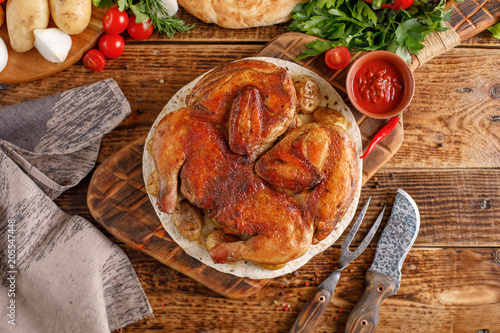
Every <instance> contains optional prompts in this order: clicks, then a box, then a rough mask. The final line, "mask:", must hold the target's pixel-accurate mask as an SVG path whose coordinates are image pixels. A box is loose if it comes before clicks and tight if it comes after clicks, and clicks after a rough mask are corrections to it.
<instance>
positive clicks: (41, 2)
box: [6, 0, 50, 52]
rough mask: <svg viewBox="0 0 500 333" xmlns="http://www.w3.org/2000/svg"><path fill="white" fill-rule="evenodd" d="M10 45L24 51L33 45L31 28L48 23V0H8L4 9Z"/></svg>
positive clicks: (45, 26) (41, 27) (17, 50)
mask: <svg viewBox="0 0 500 333" xmlns="http://www.w3.org/2000/svg"><path fill="white" fill-rule="evenodd" d="M6 16H7V30H8V31H9V39H10V46H11V47H12V49H13V50H14V51H16V52H26V51H29V50H31V49H32V48H33V47H34V46H35V35H34V34H33V30H35V29H45V28H47V26H48V24H49V16H50V11H49V3H48V0H30V1H25V0H9V1H8V2H7V9H6Z"/></svg>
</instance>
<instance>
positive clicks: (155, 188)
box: [146, 169, 160, 197]
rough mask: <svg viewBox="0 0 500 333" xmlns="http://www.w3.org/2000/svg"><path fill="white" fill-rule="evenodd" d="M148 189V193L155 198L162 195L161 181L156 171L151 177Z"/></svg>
mask: <svg viewBox="0 0 500 333" xmlns="http://www.w3.org/2000/svg"><path fill="white" fill-rule="evenodd" d="M146 189H147V190H148V193H149V194H151V195H152V196H154V197H157V196H158V194H160V179H159V177H158V171H157V170H156V169H155V170H153V172H151V174H150V175H149V178H148V183H147V185H146Z"/></svg>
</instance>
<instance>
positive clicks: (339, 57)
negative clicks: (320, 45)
mask: <svg viewBox="0 0 500 333" xmlns="http://www.w3.org/2000/svg"><path fill="white" fill-rule="evenodd" d="M325 62H326V65H327V66H328V67H330V68H331V69H344V68H346V67H347V65H349V63H350V62H351V53H350V52H349V50H348V49H347V47H345V46H337V47H336V48H334V49H330V50H328V51H326V54H325Z"/></svg>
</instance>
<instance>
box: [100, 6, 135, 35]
mask: <svg viewBox="0 0 500 333" xmlns="http://www.w3.org/2000/svg"><path fill="white" fill-rule="evenodd" d="M128 21H129V19H128V14H127V12H125V11H123V12H121V11H120V10H119V9H118V7H113V8H111V9H110V10H108V11H107V12H106V15H104V17H103V19H102V25H103V27H104V30H105V31H106V32H108V33H110V34H121V33H122V32H124V31H125V30H126V29H127V26H128Z"/></svg>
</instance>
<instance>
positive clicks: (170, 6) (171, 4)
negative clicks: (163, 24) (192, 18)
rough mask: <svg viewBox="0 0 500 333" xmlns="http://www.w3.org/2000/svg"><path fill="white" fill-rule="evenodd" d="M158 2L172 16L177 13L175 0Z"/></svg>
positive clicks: (177, 6) (177, 7)
mask: <svg viewBox="0 0 500 333" xmlns="http://www.w3.org/2000/svg"><path fill="white" fill-rule="evenodd" d="M160 3H161V5H162V6H163V8H165V9H166V10H167V11H168V15H170V16H174V15H175V14H177V11H178V10H179V4H178V3H177V0H161V1H160Z"/></svg>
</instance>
